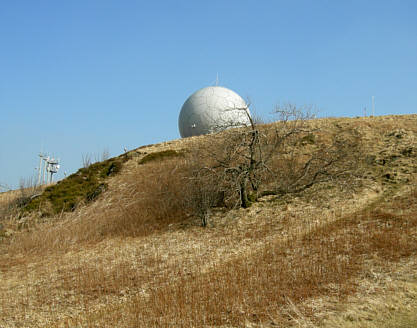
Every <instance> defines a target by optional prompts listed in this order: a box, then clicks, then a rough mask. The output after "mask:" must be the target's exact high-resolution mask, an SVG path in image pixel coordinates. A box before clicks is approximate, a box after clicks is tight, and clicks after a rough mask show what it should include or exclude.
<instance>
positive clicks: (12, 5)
mask: <svg viewBox="0 0 417 328" xmlns="http://www.w3.org/2000/svg"><path fill="white" fill-rule="evenodd" d="M217 73H218V74H219V79H220V85H223V86H226V87H228V88H230V89H232V90H234V91H236V92H238V93H239V94H240V95H241V96H242V97H244V98H249V99H250V101H251V104H252V109H254V110H256V112H257V113H259V114H260V115H263V116H267V115H268V114H269V113H270V112H271V111H272V110H273V109H274V106H275V105H276V104H279V103H285V102H292V103H295V104H298V105H314V106H315V107H316V108H317V109H318V111H319V115H321V116H359V115H362V114H363V108H364V107H367V108H368V112H369V109H370V108H371V97H372V96H375V107H376V115H386V114H407V113H417V1H415V0H410V1H404V0H397V1H394V0H393V1H382V0H379V1H370V0H369V1H364V0H362V1H347V0H346V1H335V0H328V1H324V0H317V1H313V0H310V1H307V0H306V1H297V0H295V1H289V0H288V1H278V0H277V1H273V0H271V1H261V0H258V1H245V0H240V1H230V0H229V1H226V0H223V1H213V0H210V1H191V0H189V1H180V0H176V1H129V0H124V1H119V0H112V1H110V0H72V1H52V0H49V1H46V0H44V1H42V0H40V1H32V0H26V1H24V0H16V1H1V2H0V122H1V125H0V184H7V185H8V186H9V187H12V188H14V187H17V186H18V184H19V180H20V179H21V178H25V179H27V178H29V177H31V176H34V174H35V173H36V172H35V167H36V166H37V165H38V157H37V154H38V152H39V151H40V150H43V151H45V152H49V153H50V154H51V155H53V156H55V157H59V158H60V159H61V162H62V167H61V170H60V172H59V173H58V176H57V178H58V179H60V178H62V177H63V176H64V174H63V173H64V171H66V172H67V174H70V173H73V172H75V171H76V170H77V169H78V168H79V167H80V166H81V165H82V155H83V154H87V153H91V154H93V157H94V154H99V153H102V151H103V150H104V149H107V150H108V151H109V152H110V154H111V155H112V156H116V155H119V154H120V153H122V152H123V148H124V147H126V148H128V149H133V148H136V147H139V146H141V145H144V144H150V143H156V142H161V141H165V140H171V139H177V138H179V132H178V124H177V120H178V114H179V111H180V109H181V106H182V104H183V103H184V101H185V100H186V99H187V97H188V96H189V95H190V94H192V93H193V92H194V91H196V90H198V89H200V88H202V87H205V86H207V85H213V84H214V82H215V80H216V74H217Z"/></svg>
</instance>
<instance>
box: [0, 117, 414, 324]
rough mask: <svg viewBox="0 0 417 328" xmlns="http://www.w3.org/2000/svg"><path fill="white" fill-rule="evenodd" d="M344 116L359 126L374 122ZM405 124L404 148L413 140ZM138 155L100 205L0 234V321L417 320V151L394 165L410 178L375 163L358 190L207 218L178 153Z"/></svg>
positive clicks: (265, 202) (266, 201) (270, 201)
mask: <svg viewBox="0 0 417 328" xmlns="http://www.w3.org/2000/svg"><path fill="white" fill-rule="evenodd" d="M408 120H410V119H408ZM339 121H340V122H341V123H340V124H345V121H343V120H339ZM339 121H338V122H339ZM329 122H330V123H329V124H330V125H331V124H333V121H332V120H330V121H329ZM349 122H350V121H349ZM349 122H348V123H349ZM352 122H353V123H354V124H357V125H358V126H359V127H361V128H363V129H365V128H366V124H368V123H370V122H371V121H370V120H359V122H358V121H355V120H352ZM352 122H350V123H349V124H351V123H352ZM382 123H383V124H382ZM382 123H381V124H382V127H381V130H377V129H376V128H374V130H375V131H378V133H379V131H381V135H382V136H386V135H387V134H388V133H390V132H389V131H391V130H392V129H397V126H393V124H394V123H395V124H396V125H399V124H400V123H398V122H394V123H393V122H391V121H387V120H382ZM338 124H339V123H338ZM378 124H379V123H378ZM395 124H394V125H395ZM407 124H409V123H407ZM364 125H365V127H363V126H364ZM388 125H389V126H390V127H389V128H388V127H387V126H388ZM410 126H412V124H411V125H410ZM378 127H379V125H378ZM404 128H405V129H406V128H407V125H404ZM414 128H415V127H414ZM410 129H411V127H410ZM407 131H411V130H407ZM416 132H417V131H416ZM374 133H377V132H374ZM365 136H369V135H366V134H365ZM411 136H412V133H411V134H410V132H408V135H406V136H405V137H403V139H401V140H402V141H405V142H407V145H403V144H398V147H400V146H401V147H405V146H407V147H408V145H409V144H411V146H414V145H415V144H413V143H412V139H411ZM380 139H381V149H378V150H377V151H375V152H374V153H376V154H377V155H378V156H380V157H381V158H389V156H391V154H392V153H381V152H380V151H383V150H384V149H385V148H387V147H385V146H386V144H387V143H390V142H393V141H392V138H391V137H389V138H388V137H387V139H386V140H385V139H383V138H380ZM194 140H196V139H193V140H192V141H193V142H194ZM394 141H395V142H397V137H395V136H394ZM390 145H391V144H390ZM394 145H395V143H394ZM183 146H184V145H183V144H182V145H181V147H183ZM382 147H385V148H384V149H383V148H382ZM154 148H155V149H158V147H154ZM162 149H164V148H162ZM392 151H397V150H396V149H395V147H394V146H393V147H392ZM140 159H141V157H137V158H136V159H135V158H134V159H133V160H131V161H129V162H127V163H126V164H127V165H126V167H125V168H124V169H123V171H122V172H123V174H121V175H120V176H117V177H113V178H111V179H110V181H109V190H108V192H105V193H103V194H102V195H100V196H99V198H98V200H97V201H96V202H95V203H92V204H89V205H88V206H85V207H80V208H78V209H77V210H76V211H75V212H73V213H67V214H65V213H63V214H62V215H59V216H56V217H54V219H53V220H48V221H45V222H36V223H35V222H34V223H30V224H28V225H27V226H26V227H25V228H24V229H20V230H17V231H16V232H15V233H14V234H13V236H12V237H11V238H8V239H6V240H5V241H3V242H2V243H1V244H0V276H1V281H2V284H0V326H1V327H19V326H20V327H172V326H174V327H277V326H283V327H287V326H297V327H318V326H324V327H369V328H370V327H376V326H379V327H391V326H393V327H407V325H408V326H410V327H412V326H413V324H414V323H415V322H416V316H415V313H416V311H414V310H415V309H416V308H417V301H416V300H417V276H416V272H417V271H416V270H417V267H416V263H417V189H416V188H415V187H414V185H415V180H412V179H414V176H415V173H413V170H414V166H413V165H415V163H414V162H413V158H410V163H411V164H407V165H405V164H404V163H405V162H403V164H402V165H401V166H399V167H398V172H400V169H404V170H409V171H410V172H411V173H409V174H408V173H407V174H408V175H407V176H406V177H407V178H408V179H409V181H408V182H406V180H401V179H402V178H401V179H399V178H398V179H394V180H393V181H394V182H395V183H394V182H392V181H391V182H389V181H388V182H386V180H384V179H380V177H379V176H375V175H372V176H371V177H370V178H364V182H366V183H364V185H365V186H366V187H364V188H362V189H358V190H356V194H350V193H347V192H346V190H344V189H343V188H339V187H338V188H332V189H326V188H329V185H323V186H317V188H313V189H312V190H309V191H308V192H305V193H304V194H300V195H297V197H292V196H291V197H288V198H285V199H276V198H274V197H265V198H263V199H261V201H260V202H258V203H256V204H255V205H254V206H253V207H251V208H249V209H239V210H232V211H228V212H224V211H221V210H217V211H215V212H214V213H213V217H212V220H211V222H210V224H209V227H208V228H205V229H204V228H201V227H200V226H199V225H198V221H195V220H194V219H193V217H191V216H189V212H188V211H187V208H186V207H184V206H183V203H182V199H183V195H184V194H185V193H184V191H183V188H184V184H183V177H184V174H183V171H182V168H183V164H185V161H186V158H175V159H166V160H164V161H161V162H154V161H152V162H148V163H146V164H143V165H139V164H138V162H139V161H140ZM406 159H407V158H405V157H404V158H401V159H400V160H401V161H403V160H404V161H405V160H406ZM394 163H395V162H394ZM413 163H414V164H413ZM386 169H389V170H394V169H396V167H395V166H394V165H392V166H389V164H387V165H385V166H384V168H383V170H386ZM375 172H377V173H378V172H379V171H377V170H376V171H375ZM375 172H372V174H376V173H375ZM403 173H404V172H403ZM378 174H379V173H378ZM404 174H406V173H404ZM413 174H414V175H413ZM404 176H405V175H404ZM401 177H402V176H401ZM384 324H385V326H384Z"/></svg>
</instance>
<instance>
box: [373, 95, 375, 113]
mask: <svg viewBox="0 0 417 328" xmlns="http://www.w3.org/2000/svg"><path fill="white" fill-rule="evenodd" d="M372 116H375V96H372Z"/></svg>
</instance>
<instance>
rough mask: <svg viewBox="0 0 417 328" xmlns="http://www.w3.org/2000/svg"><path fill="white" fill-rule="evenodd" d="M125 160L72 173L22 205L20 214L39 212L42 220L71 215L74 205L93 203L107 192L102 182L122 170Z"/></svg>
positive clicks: (119, 158)
mask: <svg viewBox="0 0 417 328" xmlns="http://www.w3.org/2000/svg"><path fill="white" fill-rule="evenodd" d="M126 160H127V157H126V156H119V157H116V158H113V159H109V160H106V161H103V162H97V163H94V164H91V165H90V166H89V167H87V168H84V167H83V168H81V169H79V170H78V171H77V172H76V173H74V174H72V175H70V176H69V177H67V178H66V179H64V180H61V181H59V182H58V183H57V184H55V185H53V186H49V187H47V188H46V189H45V190H44V192H43V193H42V195H40V196H39V197H36V198H34V199H31V200H30V201H29V202H28V203H27V204H25V206H24V208H23V211H25V212H32V211H38V210H39V211H40V212H41V215H42V216H48V215H53V214H57V213H60V212H61V211H64V212H67V211H73V210H74V209H75V208H76V207H77V205H78V204H79V203H80V202H82V201H84V202H91V201H94V200H95V199H96V198H97V197H98V196H99V195H100V194H101V193H102V192H104V191H105V190H106V189H107V183H105V182H104V181H105V180H106V179H107V178H108V177H110V176H112V175H115V174H117V173H119V172H120V170H121V169H122V166H123V163H124V162H125V161H126Z"/></svg>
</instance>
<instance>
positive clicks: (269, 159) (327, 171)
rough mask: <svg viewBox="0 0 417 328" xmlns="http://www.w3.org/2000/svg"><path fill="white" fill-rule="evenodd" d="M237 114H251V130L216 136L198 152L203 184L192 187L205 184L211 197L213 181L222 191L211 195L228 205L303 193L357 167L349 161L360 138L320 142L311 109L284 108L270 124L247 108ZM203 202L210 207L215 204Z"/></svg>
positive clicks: (245, 128)
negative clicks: (259, 120)
mask: <svg viewBox="0 0 417 328" xmlns="http://www.w3.org/2000/svg"><path fill="white" fill-rule="evenodd" d="M233 110H234V111H235V110H240V111H242V112H244V113H245V114H246V115H247V118H248V122H249V123H248V126H245V127H238V128H233V129H227V130H226V131H223V132H221V133H217V134H213V135H212V137H211V138H209V139H207V140H208V141H207V143H206V144H201V145H200V146H199V148H197V149H195V150H194V151H195V152H196V153H197V154H198V156H197V158H198V160H197V162H198V163H199V165H200V169H199V170H200V171H199V172H204V179H201V176H199V175H196V176H194V182H193V183H197V185H198V184H200V186H201V187H200V189H202V190H200V192H208V190H207V188H208V186H209V184H210V182H209V183H207V182H205V183H202V180H206V181H207V180H210V179H208V178H207V176H210V177H211V180H210V181H212V182H215V184H214V186H213V188H215V189H217V193H216V192H214V191H213V190H210V194H211V195H213V196H212V197H214V195H216V194H217V195H218V194H221V195H223V197H224V204H225V205H226V206H230V207H243V208H246V207H248V206H250V204H251V202H252V201H254V200H256V199H257V198H258V196H259V195H262V194H265V193H273V194H284V193H290V192H299V191H301V190H304V189H306V188H309V187H311V186H312V185H314V184H316V183H319V182H323V181H327V180H331V179H336V178H338V177H340V176H341V175H343V174H346V173H347V172H349V171H351V170H352V169H353V168H354V166H355V162H354V160H347V159H348V158H349V157H351V154H353V153H355V152H354V151H353V150H354V147H357V146H358V145H359V142H358V140H359V137H358V136H356V135H355V133H354V132H352V131H351V132H346V133H347V134H349V135H348V136H346V135H344V136H342V135H336V136H334V137H333V138H332V139H331V140H330V141H328V142H327V143H323V142H318V141H317V140H316V139H317V137H318V135H319V134H320V130H319V129H317V128H315V127H314V125H313V124H311V119H312V118H313V117H314V115H313V114H311V112H310V111H309V109H308V108H307V109H299V108H297V107H296V106H294V105H291V104H286V105H283V106H279V107H277V108H276V110H275V115H277V117H278V121H277V122H275V123H274V124H269V125H260V124H257V123H256V122H255V121H254V119H253V118H252V117H251V115H250V112H249V109H248V107H245V108H238V109H236V108H233ZM228 127H234V126H233V125H230V126H228ZM346 133H345V134H346ZM306 148H308V150H307V149H306ZM199 180H201V182H200V183H198V181H199ZM210 188H211V187H210ZM199 197H201V195H200V196H199ZM214 198H215V197H214ZM201 201H202V200H201ZM204 202H205V207H207V206H208V204H211V205H212V204H213V202H214V199H211V200H210V201H208V202H207V201H204Z"/></svg>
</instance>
